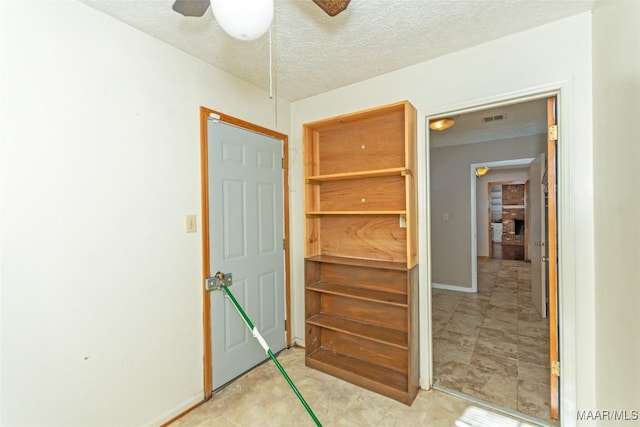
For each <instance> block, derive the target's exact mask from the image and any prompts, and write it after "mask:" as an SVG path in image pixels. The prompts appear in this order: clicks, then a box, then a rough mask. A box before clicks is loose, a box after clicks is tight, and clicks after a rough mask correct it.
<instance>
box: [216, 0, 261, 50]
mask: <svg viewBox="0 0 640 427" xmlns="http://www.w3.org/2000/svg"><path fill="white" fill-rule="evenodd" d="M273 1H274V0H211V10H212V11H213V15H214V16H215V18H216V21H218V24H220V26H221V27H222V29H223V30H224V31H225V32H226V33H227V34H229V35H230V36H231V37H233V38H235V39H238V40H255V39H258V38H260V37H262V36H263V35H264V33H266V32H267V30H268V29H269V27H270V26H271V22H272V21H273Z"/></svg>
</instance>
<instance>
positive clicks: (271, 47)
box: [269, 25, 273, 99]
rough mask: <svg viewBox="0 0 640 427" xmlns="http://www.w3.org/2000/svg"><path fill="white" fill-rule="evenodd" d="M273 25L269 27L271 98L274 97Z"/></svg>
mask: <svg viewBox="0 0 640 427" xmlns="http://www.w3.org/2000/svg"><path fill="white" fill-rule="evenodd" d="M272 29H273V25H271V27H269V99H272V98H273V37H272V35H271V33H272Z"/></svg>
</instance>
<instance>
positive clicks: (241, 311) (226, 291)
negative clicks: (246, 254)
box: [221, 282, 322, 427]
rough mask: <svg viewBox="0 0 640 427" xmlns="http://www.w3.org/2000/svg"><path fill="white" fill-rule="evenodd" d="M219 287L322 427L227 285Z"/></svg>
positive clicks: (301, 401)
mask: <svg viewBox="0 0 640 427" xmlns="http://www.w3.org/2000/svg"><path fill="white" fill-rule="evenodd" d="M221 286H222V289H223V290H224V291H225V293H226V294H227V295H228V296H229V299H230V300H231V302H232V303H233V306H234V307H235V308H236V310H237V311H238V313H239V314H240V316H242V319H243V320H244V323H245V324H246V325H247V327H248V328H249V330H250V331H251V333H252V334H253V337H254V338H255V339H257V340H258V342H259V343H260V345H261V346H262V348H263V349H264V351H265V352H266V353H267V354H268V355H269V357H270V358H271V360H273V363H275V364H276V366H277V367H278V370H279V371H280V373H281V374H282V376H283V377H284V379H285V380H287V382H288V383H289V386H290V387H291V389H292V390H293V392H294V393H295V394H296V396H298V399H300V403H302V406H304V408H305V409H306V410H307V412H308V413H309V415H310V416H311V418H312V419H313V421H314V422H315V423H316V425H317V426H319V427H322V424H321V423H320V420H318V417H316V414H314V413H313V411H312V410H311V407H310V406H309V404H308V403H307V401H306V400H304V397H302V394H300V392H299V391H298V388H297V387H296V385H295V384H294V383H293V381H291V378H289V375H287V371H285V370H284V368H283V367H282V365H281V364H280V362H278V359H276V356H275V355H274V354H273V352H272V351H271V349H270V348H269V345H268V344H267V342H266V341H265V339H264V338H263V337H262V335H260V332H259V331H258V328H256V327H255V326H254V325H253V323H251V319H249V316H247V314H246V313H245V312H244V310H243V309H242V307H240V304H238V301H236V299H235V298H234V296H233V294H232V293H231V291H230V290H229V288H227V285H225V284H224V283H222V282H221Z"/></svg>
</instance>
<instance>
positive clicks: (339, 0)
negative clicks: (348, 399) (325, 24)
mask: <svg viewBox="0 0 640 427" xmlns="http://www.w3.org/2000/svg"><path fill="white" fill-rule="evenodd" d="M350 1H351V0H313V2H314V3H315V4H317V5H318V6H320V9H322V10H324V11H325V12H326V13H327V15H329V16H336V15H337V14H339V13H340V12H342V11H343V10H345V9H346V8H347V6H349V2H350Z"/></svg>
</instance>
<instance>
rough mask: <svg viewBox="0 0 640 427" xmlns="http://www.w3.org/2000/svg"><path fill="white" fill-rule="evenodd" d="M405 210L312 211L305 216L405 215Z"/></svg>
mask: <svg viewBox="0 0 640 427" xmlns="http://www.w3.org/2000/svg"><path fill="white" fill-rule="evenodd" d="M406 214H407V211H312V212H307V213H306V215H307V217H314V216H326V215H406Z"/></svg>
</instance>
